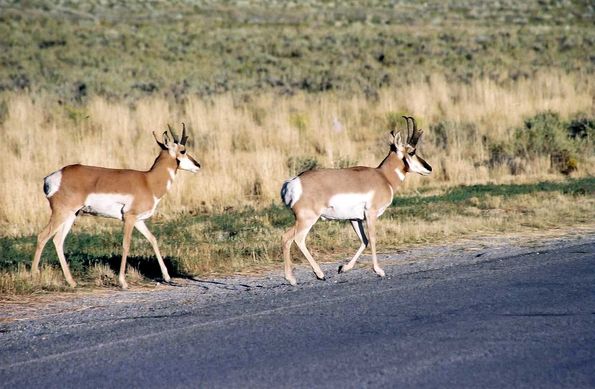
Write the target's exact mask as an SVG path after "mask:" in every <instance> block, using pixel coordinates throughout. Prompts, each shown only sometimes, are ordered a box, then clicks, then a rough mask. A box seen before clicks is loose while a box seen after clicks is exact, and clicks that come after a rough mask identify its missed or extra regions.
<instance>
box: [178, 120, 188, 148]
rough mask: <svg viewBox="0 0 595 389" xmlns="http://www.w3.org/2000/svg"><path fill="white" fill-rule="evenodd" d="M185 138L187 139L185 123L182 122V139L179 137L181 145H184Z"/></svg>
mask: <svg viewBox="0 0 595 389" xmlns="http://www.w3.org/2000/svg"><path fill="white" fill-rule="evenodd" d="M187 140H188V135H186V123H182V139H180V144H181V145H182V146H185V145H186V141H187Z"/></svg>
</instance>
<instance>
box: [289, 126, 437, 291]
mask: <svg viewBox="0 0 595 389" xmlns="http://www.w3.org/2000/svg"><path fill="white" fill-rule="evenodd" d="M403 117H404V118H405V120H406V121H407V140H406V142H405V143H403V142H402V140H401V134H400V133H397V134H395V133H394V131H391V133H390V136H391V139H390V152H389V153H388V155H387V156H386V158H384V160H383V161H382V162H381V163H380V165H379V166H378V167H377V168H371V167H364V166H356V167H351V168H346V169H320V170H310V171H306V172H303V173H301V174H300V175H298V176H297V177H294V178H292V179H290V180H287V181H285V183H284V184H283V187H282V188H281V199H282V200H283V202H284V203H285V205H287V206H288V207H291V209H292V210H293V213H294V215H295V225H294V226H293V227H291V228H290V229H289V230H287V232H286V233H285V234H284V235H283V256H284V259H285V279H287V281H289V283H290V284H292V285H296V280H295V277H294V276H293V269H292V263H291V255H290V248H291V244H292V243H293V242H294V241H295V242H296V244H297V246H298V247H299V249H300V250H301V252H302V253H303V254H304V256H305V257H306V259H307V260H308V262H309V263H310V266H312V269H313V270H314V273H315V274H316V277H317V278H318V279H320V280H324V279H325V278H324V273H323V272H322V270H321V269H320V266H318V264H317V263H316V261H314V258H312V255H311V254H310V252H309V251H308V248H307V247H306V236H307V235H308V232H309V231H310V228H312V226H313V225H314V223H316V221H317V220H318V219H319V218H320V217H322V218H323V219H331V220H349V221H350V222H351V225H352V227H353V229H354V230H355V233H356V234H357V236H358V238H359V239H360V241H361V246H360V248H359V249H358V250H357V252H356V253H355V255H354V256H353V258H352V259H351V261H349V263H347V265H345V266H340V267H339V273H342V272H345V271H348V270H350V269H352V268H353V266H354V265H355V262H356V261H357V259H358V258H359V256H360V255H361V253H362V252H363V251H364V249H365V248H366V247H367V246H368V243H369V244H370V246H371V249H372V263H373V266H374V271H375V272H376V274H378V275H379V276H381V277H384V271H383V270H382V269H381V268H380V266H379V265H378V260H377V258H376V229H375V224H376V219H377V218H378V217H379V216H380V215H382V213H383V212H384V211H385V210H386V208H387V207H388V206H389V205H390V204H391V202H392V200H393V195H394V193H395V191H396V190H397V188H398V187H399V185H401V183H402V182H403V180H405V175H406V174H407V173H418V174H421V175H424V176H426V175H428V174H430V172H431V171H432V167H431V166H430V165H429V164H428V163H427V162H426V161H424V160H423V159H422V158H421V157H420V156H419V155H417V154H416V146H417V142H418V141H419V139H420V137H421V135H422V133H423V130H418V129H417V125H416V123H415V119H413V118H412V117H409V116H403ZM409 121H411V124H412V125H413V131H411V134H410V130H411V128H410V122H409ZM364 221H365V222H366V225H367V227H368V237H366V233H365V232H364V224H363V222H364Z"/></svg>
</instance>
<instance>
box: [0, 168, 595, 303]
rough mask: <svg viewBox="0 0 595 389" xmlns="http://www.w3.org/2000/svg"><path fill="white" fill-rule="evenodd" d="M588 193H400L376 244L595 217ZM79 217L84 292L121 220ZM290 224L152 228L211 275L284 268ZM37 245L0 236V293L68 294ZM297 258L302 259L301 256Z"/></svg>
mask: <svg viewBox="0 0 595 389" xmlns="http://www.w3.org/2000/svg"><path fill="white" fill-rule="evenodd" d="M594 194H595V178H594V177H587V178H581V179H570V180H565V181H560V182H539V183H533V184H509V185H495V184H486V185H473V186H459V187H455V188H450V189H438V190H430V189H427V190H426V191H425V192H423V193H420V194H419V195H418V196H402V197H400V196H399V197H396V198H395V200H394V203H393V207H391V208H389V209H388V210H387V212H386V213H385V214H384V215H383V217H382V218H381V220H380V223H379V228H378V231H379V249H380V251H384V252H387V251H393V250H398V249H399V248H402V247H403V246H405V245H407V246H410V245H419V244H424V243H438V242H447V241H452V240H455V239H458V238H461V237H465V236H467V237H468V236H474V235H478V234H483V235H485V234H495V233H502V232H507V233H515V232H516V233H523V232H527V231H531V230H537V229H542V230H547V229H551V228H557V227H565V226H574V225H580V224H585V225H586V224H589V223H592V221H593V220H595V196H594ZM79 220H80V222H77V225H76V226H75V228H74V229H73V233H72V234H71V235H70V236H69V238H68V239H67V241H66V255H67V257H68V260H69V263H70V266H71V270H73V272H74V276H75V278H76V279H77V281H79V283H80V284H81V286H82V287H83V288H89V287H116V285H117V280H116V277H115V272H116V271H117V266H118V264H119V260H120V253H121V232H120V227H121V226H120V225H119V223H117V222H111V221H106V220H96V219H93V220H90V219H86V220H85V219H82V220H81V219H79ZM292 223H293V215H292V214H291V211H289V210H287V209H285V208H284V207H282V206H280V205H276V204H271V205H270V206H269V207H266V208H264V209H261V210H255V209H252V208H243V209H228V210H227V211H226V212H224V213H219V214H211V215H207V214H198V215H192V214H185V215H180V216H178V217H176V218H175V219H171V220H159V219H158V220H156V221H155V222H153V223H151V226H150V228H151V230H152V231H153V232H154V233H155V235H156V236H157V237H158V239H159V241H160V246H161V251H162V252H163V253H164V254H165V257H166V258H165V260H166V263H167V264H168V267H169V268H170V269H171V273H172V274H173V275H174V276H177V277H185V276H200V277H209V276H213V275H222V274H231V273H235V272H251V271H258V270H262V269H266V268H280V264H281V247H280V236H281V234H282V232H283V231H284V230H285V229H286V228H288V227H289V226H290V225H291V224H292ZM309 247H310V250H311V251H312V254H313V255H314V256H315V257H316V258H317V259H318V260H320V261H325V260H326V261H328V260H337V259H343V258H347V257H349V256H350V255H352V254H353V252H354V251H355V249H356V248H357V241H356V238H355V235H354V234H353V232H352V231H351V229H350V227H349V226H348V225H347V224H345V223H338V222H321V223H318V224H316V225H315V227H314V228H313V231H312V233H311V235H310V237H309ZM34 249H35V236H33V235H28V236H21V237H16V238H12V237H0V295H2V294H3V295H10V294H29V293H36V292H41V291H58V290H68V288H67V286H66V284H65V282H64V280H63V276H62V273H61V270H60V268H59V265H58V261H57V258H56V256H55V253H54V249H53V247H52V245H51V243H50V244H48V246H46V250H45V252H44V256H43V258H42V261H43V262H42V263H43V264H44V266H43V271H42V276H41V278H40V279H38V280H33V279H32V278H31V276H30V273H29V272H28V266H29V263H30V260H31V256H32V253H33V251H34ZM293 254H294V258H295V261H296V262H297V263H299V262H300V261H301V255H299V254H298V253H297V251H296V252H294V253H293ZM129 263H130V265H131V267H130V268H129V272H128V279H129V282H131V283H132V284H137V285H138V284H145V283H147V282H149V281H150V280H151V279H157V278H158V277H159V275H160V273H159V269H158V266H157V263H156V260H155V259H154V257H153V253H152V251H151V248H150V245H149V244H148V243H147V242H145V241H144V240H143V238H142V237H141V236H140V234H137V233H135V235H134V239H133V244H132V251H131V258H130V262H129ZM135 269H136V270H135Z"/></svg>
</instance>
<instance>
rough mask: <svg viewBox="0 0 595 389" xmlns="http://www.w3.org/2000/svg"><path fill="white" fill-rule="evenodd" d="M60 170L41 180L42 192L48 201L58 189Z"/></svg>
mask: <svg viewBox="0 0 595 389" xmlns="http://www.w3.org/2000/svg"><path fill="white" fill-rule="evenodd" d="M61 182H62V170H58V171H55V172H53V173H52V174H50V175H49V176H47V177H46V178H44V179H43V192H44V193H45V197H47V198H48V199H49V198H50V197H52V196H53V195H54V193H56V192H57V191H58V189H60V183H61Z"/></svg>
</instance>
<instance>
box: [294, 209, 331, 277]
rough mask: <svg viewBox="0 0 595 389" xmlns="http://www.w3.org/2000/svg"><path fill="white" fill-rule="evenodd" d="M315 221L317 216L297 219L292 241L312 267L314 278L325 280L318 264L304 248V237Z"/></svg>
mask: <svg viewBox="0 0 595 389" xmlns="http://www.w3.org/2000/svg"><path fill="white" fill-rule="evenodd" d="M317 220H318V217H317V216H316V217H310V218H298V220H297V223H296V225H295V230H296V233H295V237H294V240H295V243H296V244H297V246H298V247H299V248H300V250H301V251H302V254H304V257H306V259H307V260H308V262H309V263H310V266H312V269H313V270H314V273H315V274H316V278H318V279H319V280H326V278H325V277H324V273H323V272H322V269H321V268H320V266H318V264H317V263H316V261H315V260H314V258H313V257H312V254H310V252H309V251H308V248H307V247H306V236H307V235H308V232H310V229H311V228H312V226H313V225H314V223H316V221H317Z"/></svg>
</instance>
